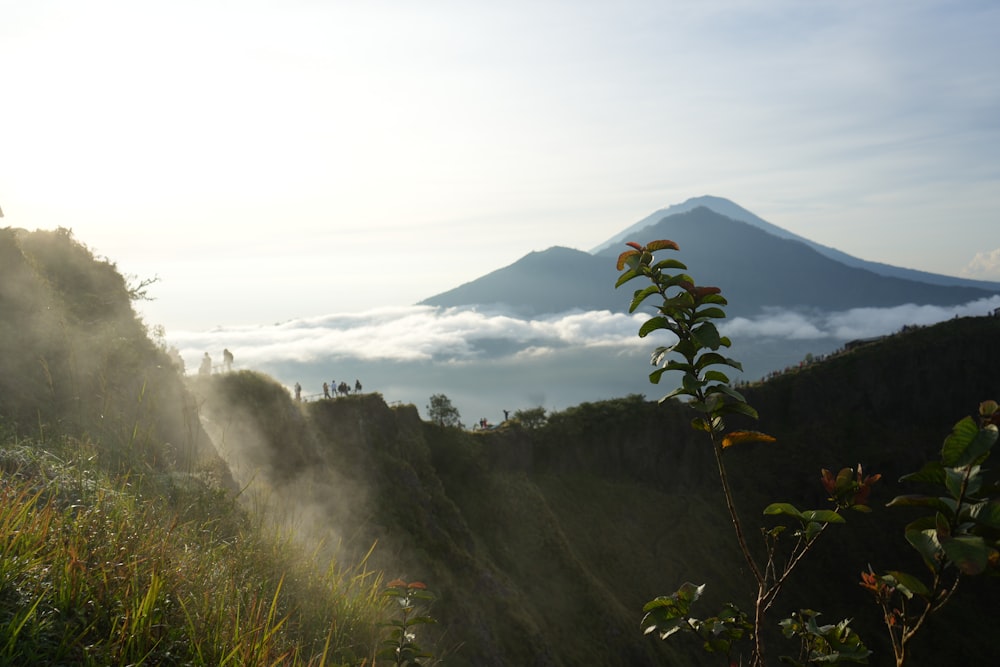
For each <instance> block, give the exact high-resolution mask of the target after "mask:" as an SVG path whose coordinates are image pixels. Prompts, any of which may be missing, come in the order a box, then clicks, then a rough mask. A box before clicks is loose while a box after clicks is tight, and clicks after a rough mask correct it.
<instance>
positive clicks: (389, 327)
mask: <svg viewBox="0 0 1000 667" xmlns="http://www.w3.org/2000/svg"><path fill="white" fill-rule="evenodd" d="M997 308H1000V296H994V297H991V298H989V299H982V300H979V301H974V302H972V303H968V304H964V305H959V306H952V307H942V306H917V305H902V306H895V307H892V308H855V309H851V310H846V311H839V312H830V313H823V312H808V311H790V310H778V309H770V310H765V311H764V312H762V313H761V315H760V316H758V317H755V318H744V317H737V318H733V319H731V320H722V321H720V323H719V328H720V330H721V331H722V333H723V334H724V335H727V336H729V337H730V338H731V339H732V340H733V342H734V345H733V348H732V349H731V350H730V351H729V354H730V356H732V357H734V358H736V359H739V360H740V361H741V362H743V366H744V374H743V377H744V378H745V379H757V378H760V377H762V376H764V375H766V374H767V373H768V372H770V371H772V370H776V369H780V368H784V367H786V366H789V365H794V364H796V363H798V362H799V361H801V360H802V359H803V358H804V357H805V355H806V354H813V355H820V354H826V353H829V352H832V351H834V350H836V349H837V348H839V347H842V346H843V344H844V343H846V342H848V341H851V340H856V339H865V338H873V337H877V336H882V335H886V334H890V333H894V332H897V331H899V330H901V329H902V328H903V327H904V326H925V325H929V324H934V323H936V322H940V321H943V320H947V319H951V318H954V317H966V316H982V315H987V314H990V313H992V312H993V311H994V310H995V309H997ZM647 318H648V315H647V314H636V315H627V314H623V313H612V312H609V311H606V310H604V311H589V312H581V311H572V312H566V313H561V314H558V315H551V316H547V317H540V318H534V319H526V318H523V317H516V316H513V315H510V314H509V313H505V312H501V311H499V310H488V309H479V308H436V307H431V306H409V307H396V308H379V309H374V310H369V311H365V312H357V313H337V314H331V315H323V316H319V317H310V318H302V319H295V320H290V321H288V322H284V323H281V324H275V325H267V326H234V327H217V328H215V329H211V330H208V331H175V332H168V333H167V343H168V344H170V345H172V346H175V347H176V348H178V350H179V351H180V353H181V356H182V357H183V359H184V361H185V363H186V366H187V369H188V372H193V371H196V370H197V368H198V364H199V362H200V360H201V357H202V355H203V354H204V353H205V352H208V353H209V354H210V355H211V356H212V358H213V360H214V361H215V362H216V363H218V362H221V360H222V350H223V349H224V348H226V349H229V350H231V351H232V352H233V354H234V356H235V359H236V364H235V366H236V368H237V369H252V370H259V371H262V372H265V373H268V374H270V375H272V376H273V377H274V378H275V379H277V380H278V381H279V382H281V383H283V384H285V385H286V386H289V387H290V386H291V385H293V384H294V383H296V382H299V383H301V385H302V387H303V395H304V396H306V397H308V398H310V399H312V398H316V397H318V396H321V395H322V393H321V392H322V384H323V382H333V381H336V382H340V381H341V380H344V381H347V382H348V383H349V384H350V385H352V386H353V385H354V382H355V380H360V381H361V382H362V383H363V386H364V390H365V391H377V392H380V393H381V394H382V395H383V397H384V398H385V400H386V401H387V402H389V403H396V402H399V403H413V404H414V405H416V406H417V407H418V408H420V409H421V412H422V414H424V415H426V411H425V410H424V407H425V405H426V403H427V402H428V399H429V397H430V396H431V395H432V394H437V393H444V394H446V395H448V396H449V397H450V398H451V399H452V401H453V402H454V403H455V405H456V406H457V407H458V408H459V410H460V412H461V413H462V416H463V421H465V422H466V423H467V424H471V423H475V422H478V421H479V419H480V418H482V417H485V418H486V419H487V420H489V421H490V422H492V423H496V422H498V421H500V420H501V419H502V418H503V410H509V411H510V412H513V411H515V410H517V409H523V408H531V407H536V406H542V407H545V408H546V409H548V410H557V409H565V408H567V407H570V406H573V405H577V404H579V403H582V402H584V401H595V400H601V399H605V398H614V397H618V396H625V395H628V394H633V393H639V394H644V395H648V396H649V397H650V398H658V397H659V395H661V394H664V393H666V392H667V391H669V390H670V388H671V387H669V386H666V385H663V386H660V387H656V386H653V385H650V384H649V381H648V379H647V375H648V373H649V371H650V370H651V369H650V367H649V354H650V352H651V350H652V349H653V348H654V347H656V346H657V345H663V344H669V339H668V336H669V334H666V333H663V332H659V333H656V334H654V335H651V336H650V337H648V338H647V339H640V338H638V336H637V331H638V329H639V326H640V325H641V324H642V322H643V321H645V319H647ZM665 382H666V380H665Z"/></svg>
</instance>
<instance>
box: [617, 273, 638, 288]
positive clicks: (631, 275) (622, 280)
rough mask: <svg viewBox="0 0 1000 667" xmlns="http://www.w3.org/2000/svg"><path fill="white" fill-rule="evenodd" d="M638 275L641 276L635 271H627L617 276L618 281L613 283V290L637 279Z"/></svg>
mask: <svg viewBox="0 0 1000 667" xmlns="http://www.w3.org/2000/svg"><path fill="white" fill-rule="evenodd" d="M639 275H641V274H640V273H639V272H638V271H636V270H635V269H629V270H628V271H626V272H625V273H623V274H621V275H620V276H618V281H617V282H616V283H615V289H617V288H619V287H621V286H622V285H624V284H625V283H627V282H628V281H630V280H632V279H633V278H637V277H638V276H639Z"/></svg>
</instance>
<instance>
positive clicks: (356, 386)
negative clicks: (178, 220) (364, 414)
mask: <svg viewBox="0 0 1000 667" xmlns="http://www.w3.org/2000/svg"><path fill="white" fill-rule="evenodd" d="M354 391H355V392H357V393H359V394H360V393H361V380H358V379H355V380H354Z"/></svg>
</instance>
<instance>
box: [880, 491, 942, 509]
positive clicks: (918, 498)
mask: <svg viewBox="0 0 1000 667" xmlns="http://www.w3.org/2000/svg"><path fill="white" fill-rule="evenodd" d="M886 507H930V508H931V509H935V510H938V511H950V509H951V507H950V506H949V505H947V504H946V503H945V502H944V501H943V499H941V498H935V497H933V496H924V495H919V494H912V495H905V496H896V497H895V498H893V499H892V500H890V501H889V502H888V503H886Z"/></svg>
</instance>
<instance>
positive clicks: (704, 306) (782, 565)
mask: <svg viewBox="0 0 1000 667" xmlns="http://www.w3.org/2000/svg"><path fill="white" fill-rule="evenodd" d="M628 245H629V246H630V247H631V250H627V251H625V252H623V253H622V254H621V255H620V256H619V257H618V270H619V271H623V273H622V274H621V275H620V276H619V278H618V281H617V283H616V285H615V286H616V287H620V286H622V285H624V284H625V283H627V282H629V281H631V280H633V279H636V278H645V279H646V280H648V281H649V283H650V284H649V285H648V286H646V287H644V288H642V289H638V290H635V292H634V293H633V297H632V302H631V304H630V306H629V312H635V311H636V310H637V309H638V308H639V307H640V306H641V305H642V304H643V303H644V302H645V301H646V300H647V299H649V298H651V297H653V298H656V299H657V300H658V303H657V304H656V306H655V308H656V311H657V314H656V315H655V316H654V317H652V318H650V319H649V320H647V321H646V322H645V323H643V324H642V326H641V327H640V328H639V336H640V337H642V338H644V337H646V336H648V335H650V334H651V333H654V332H658V331H666V332H669V333H670V334H672V335H673V336H674V338H675V341H674V342H673V343H672V344H671V345H666V346H660V347H657V348H656V349H655V350H654V352H653V354H652V364H653V365H654V366H656V367H657V368H656V370H654V371H653V372H652V373H651V374H650V376H649V378H650V381H651V382H653V383H654V384H657V383H659V381H660V380H661V378H662V376H663V374H664V373H667V372H679V373H681V383H680V386H679V387H677V388H676V389H674V390H673V391H671V392H670V393H668V394H667V395H666V396H664V397H663V398H662V399H660V400H661V402H663V401H666V400H669V399H672V398H683V397H686V398H687V399H688V400H687V404H688V405H689V406H690V407H691V408H692V409H693V410H694V411H695V413H696V416H695V418H694V419H693V420H692V422H691V425H692V426H693V427H694V428H695V429H696V430H698V431H702V432H704V433H706V434H707V436H708V439H709V441H710V443H711V446H712V451H713V454H714V457H715V462H716V468H717V471H718V475H719V480H720V482H721V485H722V491H723V496H724V499H725V503H726V508H727V510H728V512H729V517H730V520H731V523H732V526H733V529H734V532H735V535H736V541H737V544H738V546H739V549H740V552H741V553H742V555H743V558H744V560H745V561H746V564H747V567H748V570H749V572H750V573H751V575H752V576H753V579H754V582H755V583H756V586H757V596H756V600H755V602H754V616H753V621H752V625H751V626H750V627H751V632H750V633H749V635H750V637H751V638H752V640H753V645H752V650H751V657H750V660H751V664H752V665H763V664H764V662H765V652H764V641H763V633H762V629H763V628H764V624H765V618H766V615H767V613H768V611H769V610H770V609H771V607H772V606H773V605H774V603H775V601H776V599H777V597H778V594H779V593H780V591H781V590H782V587H783V586H784V585H785V583H786V582H787V580H788V578H789V576H790V575H791V573H792V571H793V570H794V569H795V568H796V567H797V566H798V564H799V563H800V562H801V561H802V559H803V557H804V556H805V555H806V554H807V553H808V552H809V551H810V550H811V549H812V547H813V545H814V544H815V543H816V540H817V539H818V538H819V537H820V535H822V533H823V532H824V531H825V530H826V528H827V527H828V526H829V525H830V524H833V523H844V518H843V516H842V515H841V514H840V511H841V510H842V509H845V508H847V507H852V506H859V507H862V508H865V509H867V508H866V507H865V506H864V505H863V499H864V498H866V497H867V492H868V490H869V489H870V486H871V484H872V483H874V482H875V481H877V479H878V476H873V477H869V478H867V479H859V480H857V481H856V480H854V479H853V478H852V477H850V476H845V477H844V478H843V479H842V480H841V478H840V476H838V477H837V478H836V479H835V480H834V488H833V489H832V491H835V492H836V493H835V494H834V495H832V496H831V500H832V501H833V502H834V506H833V509H817V510H799V509H798V508H796V507H795V506H793V505H791V504H790V503H772V504H771V505H768V507H767V508H765V510H764V514H765V515H770V516H783V517H788V518H792V519H794V520H795V521H796V522H797V523H798V525H797V527H796V528H794V529H793V530H792V531H791V534H792V536H793V538H794V541H793V543H792V545H791V548H790V550H787V549H786V552H787V553H784V554H783V553H782V551H781V549H780V548H779V546H780V540H781V539H782V538H783V537H784V535H785V534H786V530H787V527H786V526H783V525H779V526H775V527H773V528H770V529H767V530H762V531H761V532H762V535H763V538H764V543H765V548H766V555H765V557H764V560H763V562H758V559H757V557H755V555H754V551H753V550H752V549H751V547H750V545H749V543H748V541H747V537H746V534H745V532H744V529H743V525H742V522H741V521H740V517H739V514H738V512H737V510H736V505H735V501H734V497H733V492H732V489H731V486H730V483H729V475H728V472H727V469H726V465H725V459H724V451H725V450H726V449H728V448H729V447H731V446H734V445H737V444H740V443H743V442H748V441H758V442H773V441H774V438H773V437H771V436H769V435H767V434H764V433H760V432H758V431H747V430H742V431H733V432H729V433H726V425H725V419H726V418H727V417H729V416H732V415H739V416H742V417H749V418H752V419H756V418H757V411H756V410H755V409H754V408H753V407H752V406H750V405H749V403H748V402H747V400H746V398H745V397H744V396H743V395H742V394H741V393H740V392H738V391H736V390H735V389H734V388H733V387H732V385H731V383H730V379H729V376H728V375H726V373H725V372H723V370H721V369H723V368H727V367H728V368H734V369H737V370H742V366H741V365H740V363H739V362H738V361H735V360H734V359H731V358H729V357H726V356H724V355H723V354H721V353H720V350H721V349H722V348H728V347H730V346H731V344H732V343H731V341H730V340H729V339H728V338H727V337H725V336H723V335H721V334H720V333H719V330H718V328H717V327H716V325H715V321H716V320H720V319H722V318H725V316H726V314H725V311H724V310H723V308H722V307H723V306H725V305H727V301H726V299H725V298H724V297H723V296H722V294H721V290H720V289H719V288H718V287H704V286H698V285H696V284H695V282H694V279H693V278H691V276H690V275H688V274H687V273H684V271H686V270H687V267H686V266H685V265H684V264H683V263H681V262H680V261H678V260H676V259H663V260H660V261H656V259H655V257H654V254H653V253H655V252H658V251H661V250H674V251H677V250H679V248H678V246H677V244H676V243H674V242H673V241H667V240H659V241H653V242H651V243H648V244H646V245H644V246H643V245H640V244H638V243H629V244H628ZM678 357H679V358H678ZM824 473H825V471H824ZM825 474H827V475H828V473H825ZM858 476H859V478H860V476H861V468H860V466H859V467H858ZM825 479H826V477H824V480H825ZM862 489H863V491H862ZM855 501H857V502H855ZM692 591H697V595H695V594H694V593H693V592H692ZM700 591H701V588H700V587H696V586H694V585H693V584H685V586H682V588H681V589H679V590H678V591H677V592H675V593H673V594H671V595H668V596H661V597H658V598H656V599H654V600H652V601H651V602H649V603H647V604H646V606H645V607H644V612H645V616H644V617H643V621H642V626H643V628H644V629H645V631H646V632H647V633H649V632H653V631H656V632H658V633H659V635H660V637H661V638H666V637H668V636H670V635H671V634H673V632H675V631H676V630H678V629H691V630H692V631H694V632H695V633H696V634H699V635H701V633H702V631H703V629H704V628H706V627H708V628H711V635H712V637H713V638H716V639H717V640H718V642H719V643H718V644H713V642H711V641H706V642H705V644H704V646H705V648H706V649H707V650H710V651H719V650H722V649H723V648H724V649H725V652H726V653H727V655H728V653H729V652H730V651H731V649H732V642H733V641H735V640H736V639H740V638H742V637H743V635H744V630H745V627H744V625H745V623H746V620H745V617H744V616H743V615H742V613H741V612H739V611H738V610H737V609H736V608H735V607H733V606H730V607H727V609H726V610H724V611H723V613H722V614H720V615H719V616H716V617H713V618H712V619H705V620H699V619H697V618H695V617H692V616H690V615H689V614H688V611H689V609H690V605H691V603H693V602H694V601H695V600H696V599H697V597H698V596H700ZM716 646H717V648H716ZM862 652H863V651H862ZM865 656H867V653H865ZM827 657H828V658H832V657H833V656H832V654H831V655H828V656H827ZM837 659H849V658H847V657H846V656H844V657H842V658H841V657H838V658H837ZM826 661H827V662H834V660H833V659H828V660H826Z"/></svg>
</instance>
